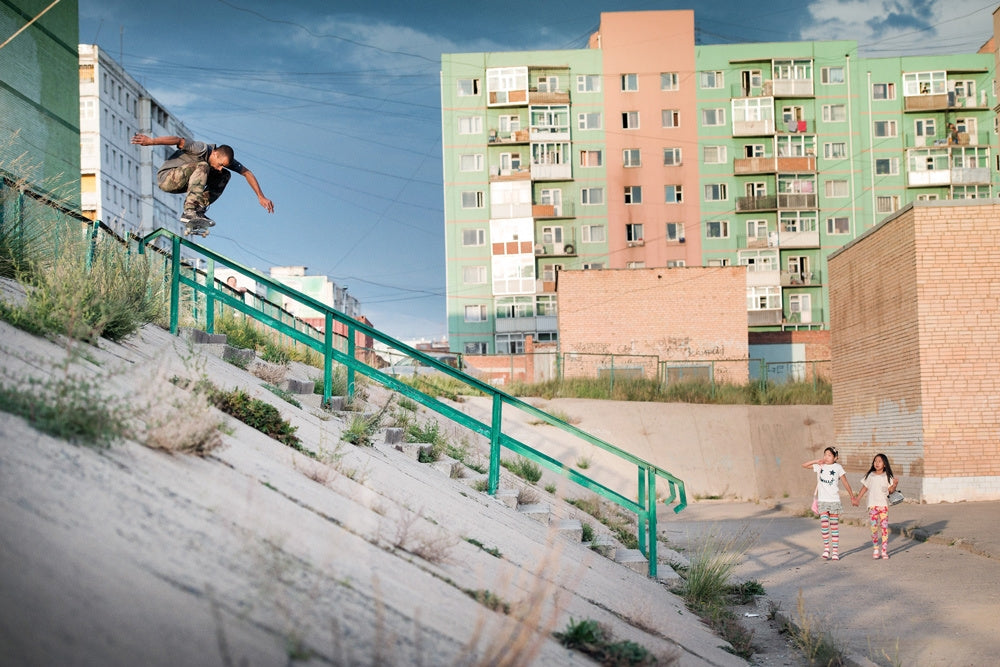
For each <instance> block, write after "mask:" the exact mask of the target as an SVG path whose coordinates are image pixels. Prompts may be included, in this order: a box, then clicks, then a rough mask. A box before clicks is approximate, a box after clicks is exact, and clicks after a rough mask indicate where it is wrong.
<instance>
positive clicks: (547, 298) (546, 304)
mask: <svg viewBox="0 0 1000 667" xmlns="http://www.w3.org/2000/svg"><path fill="white" fill-rule="evenodd" d="M535 312H537V313H538V316H539V317H546V316H552V315H558V314H559V308H558V301H557V300H556V297H554V296H551V295H539V296H538V297H537V301H536V306H535Z"/></svg>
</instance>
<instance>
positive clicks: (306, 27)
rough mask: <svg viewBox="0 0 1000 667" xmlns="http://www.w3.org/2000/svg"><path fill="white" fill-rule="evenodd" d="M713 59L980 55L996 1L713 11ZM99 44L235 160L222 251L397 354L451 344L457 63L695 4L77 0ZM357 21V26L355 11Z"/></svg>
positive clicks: (575, 43)
mask: <svg viewBox="0 0 1000 667" xmlns="http://www.w3.org/2000/svg"><path fill="white" fill-rule="evenodd" d="M698 4H700V5H702V6H703V8H698V7H695V28H696V31H697V39H698V41H699V43H705V44H718V43H742V42H775V41H796V40H813V39H856V40H857V41H858V44H859V48H860V52H861V55H864V56H876V57H882V56H893V55H902V54H910V53H918V52H920V53H965V52H972V51H975V50H976V49H978V48H979V46H980V45H981V44H982V43H983V42H985V41H986V40H987V39H988V38H989V36H990V34H991V32H992V24H991V14H992V11H993V9H994V8H995V7H996V3H985V2H982V0H949V1H948V2H944V1H940V0H894V1H891V2H883V1H866V0H849V1H841V0H820V1H818V2H813V1H812V0H798V1H794V2H792V1H788V0H774V1H772V2H768V3H748V2H735V1H729V0H725V1H720V2H711V3H698ZM79 5H80V41H81V42H83V43H96V44H98V45H100V46H101V48H102V49H104V50H106V51H107V52H108V54H110V55H111V56H112V57H113V58H114V59H115V60H117V61H119V62H121V63H123V64H124V65H125V67H126V69H127V70H128V71H129V73H131V74H132V75H133V76H134V77H135V78H136V79H137V80H138V81H139V82H140V83H142V84H143V85H144V86H145V87H146V88H148V89H149V90H150V91H151V92H152V94H153V96H154V97H155V98H156V99H158V100H159V101H160V102H161V103H162V104H164V105H165V106H166V107H167V108H168V109H169V110H170V111H171V112H172V113H174V114H175V115H177V116H178V117H180V118H181V119H182V120H183V121H184V122H185V123H186V124H187V125H188V127H190V128H191V129H192V131H193V132H194V134H195V138H197V139H201V140H204V141H208V142H210V143H228V144H230V145H232V146H233V148H234V149H235V152H236V157H237V159H239V160H240V161H241V162H243V163H244V164H246V165H247V166H248V167H249V168H250V169H251V170H253V172H254V174H255V175H256V176H257V178H258V180H259V181H260V183H261V186H262V188H263V190H264V193H265V194H266V195H267V196H268V197H269V198H270V199H272V200H273V201H274V203H275V213H274V214H273V215H268V214H267V213H266V212H265V211H264V210H263V209H262V208H261V207H260V206H259V205H258V204H257V199H256V197H255V196H254V195H253V192H252V191H251V190H250V188H249V186H247V184H246V183H245V182H243V179H240V178H237V179H235V180H234V181H233V182H231V184H230V186H229V190H228V191H227V192H226V195H225V196H224V197H223V198H222V199H220V200H219V201H218V202H217V203H216V204H214V205H213V206H212V209H211V215H212V217H213V218H214V219H215V220H216V222H217V223H218V224H217V226H216V228H215V229H214V230H213V232H212V234H211V236H209V237H208V239H207V244H208V245H209V246H210V247H212V248H213V249H214V250H216V251H218V252H221V253H222V254H224V255H227V256H229V257H232V258H234V259H236V260H238V261H240V262H242V263H244V264H247V265H249V266H252V267H255V268H257V269H260V270H267V269H268V268H269V267H270V266H273V265H296V266H302V265H304V266H307V267H308V270H309V273H310V274H313V275H328V276H330V278H331V279H332V280H334V281H335V282H337V283H338V284H340V285H346V286H347V287H348V289H349V292H350V293H351V294H352V295H353V296H355V297H356V298H357V299H359V300H360V301H361V303H362V309H363V312H364V313H365V314H366V315H367V316H368V317H369V318H370V319H371V320H372V321H373V323H374V324H375V326H376V327H378V328H380V329H382V330H384V331H386V332H388V333H389V334H390V335H393V336H395V337H398V338H403V339H405V340H411V339H416V338H425V339H428V338H435V339H439V338H442V337H443V336H444V335H445V334H446V332H447V325H446V316H445V267H444V262H445V257H444V231H443V230H444V223H443V205H442V199H443V196H442V190H441V148H440V132H441V117H440V109H439V105H440V93H439V71H440V54H441V53H461V52H478V51H520V50H536V49H564V48H583V47H585V46H586V43H587V38H588V36H589V35H590V33H591V32H593V31H594V30H596V28H597V26H598V22H599V20H600V13H601V11H613V10H617V11H621V10H630V11H639V10H653V9H688V8H691V7H692V6H694V3H673V2H651V1H642V0H640V1H638V2H635V3H631V4H622V3H609V2H604V3H602V2H596V1H594V0H543V1H542V2H535V3H529V4H519V5H512V4H508V3H503V2H488V3H487V2H480V1H479V0H471V1H467V2H453V1H451V0H447V1H445V2H433V1H432V2H430V3H417V2H405V1H401V0H368V1H367V2H362V3H353V2H352V3H340V2H336V1H334V2H330V1H329V0H326V1H321V0H285V1H283V2H263V1H262V0H199V1H198V2H193V1H190V0H189V1H186V2H181V1H171V0H160V1H159V2H151V3H146V2H141V3H140V2H135V1H134V0H79ZM348 5H354V6H353V7H351V8H350V9H347V8H346V7H347V6H348Z"/></svg>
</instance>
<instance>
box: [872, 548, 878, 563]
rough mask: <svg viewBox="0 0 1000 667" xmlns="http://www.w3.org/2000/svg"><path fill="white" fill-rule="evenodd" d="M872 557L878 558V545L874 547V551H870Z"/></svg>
mask: <svg viewBox="0 0 1000 667" xmlns="http://www.w3.org/2000/svg"><path fill="white" fill-rule="evenodd" d="M872 558H874V559H875V560H878V547H876V548H875V551H873V552H872Z"/></svg>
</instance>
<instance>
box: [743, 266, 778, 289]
mask: <svg viewBox="0 0 1000 667" xmlns="http://www.w3.org/2000/svg"><path fill="white" fill-rule="evenodd" d="M779 284H781V272H780V271H778V270H777V269H772V270H769V271H768V270H760V269H757V270H754V266H753V265H750V266H747V287H768V286H774V287H777V286H778V285H779Z"/></svg>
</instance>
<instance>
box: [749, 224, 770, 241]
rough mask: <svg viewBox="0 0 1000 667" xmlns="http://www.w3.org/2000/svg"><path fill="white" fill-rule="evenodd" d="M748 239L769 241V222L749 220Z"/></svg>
mask: <svg viewBox="0 0 1000 667" xmlns="http://www.w3.org/2000/svg"><path fill="white" fill-rule="evenodd" d="M747 238H748V239H756V240H764V241H766V240H767V220H747Z"/></svg>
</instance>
